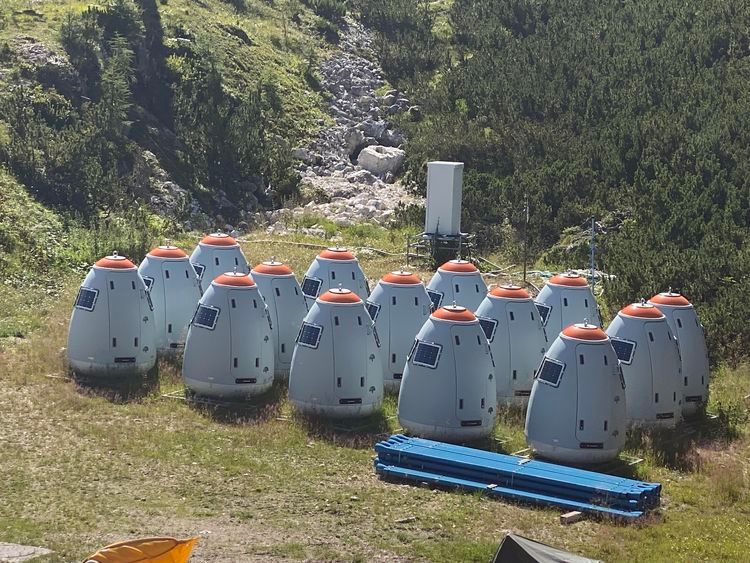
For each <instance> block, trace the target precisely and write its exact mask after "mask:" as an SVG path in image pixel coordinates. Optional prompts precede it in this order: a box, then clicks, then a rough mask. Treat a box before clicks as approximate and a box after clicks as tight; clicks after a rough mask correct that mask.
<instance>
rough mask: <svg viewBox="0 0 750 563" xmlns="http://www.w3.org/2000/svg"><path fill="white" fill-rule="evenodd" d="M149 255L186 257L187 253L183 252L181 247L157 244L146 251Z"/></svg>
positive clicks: (156, 256)
mask: <svg viewBox="0 0 750 563" xmlns="http://www.w3.org/2000/svg"><path fill="white" fill-rule="evenodd" d="M148 255H149V256H153V257H155V258H187V257H188V255H187V254H186V253H185V251H184V250H182V249H181V248H177V247H176V246H168V245H164V246H157V247H156V248H152V249H151V251H150V252H149V253H148Z"/></svg>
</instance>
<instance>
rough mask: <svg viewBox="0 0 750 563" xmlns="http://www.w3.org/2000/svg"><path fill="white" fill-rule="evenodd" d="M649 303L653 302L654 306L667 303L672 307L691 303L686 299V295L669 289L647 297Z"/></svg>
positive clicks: (689, 305) (686, 305)
mask: <svg viewBox="0 0 750 563" xmlns="http://www.w3.org/2000/svg"><path fill="white" fill-rule="evenodd" d="M649 303H653V304H654V305H656V306H659V305H668V306H672V307H692V303H690V301H688V300H687V297H685V296H684V295H682V294H681V293H672V292H671V291H665V292H664V293H657V294H656V295H654V296H653V297H652V298H651V299H649Z"/></svg>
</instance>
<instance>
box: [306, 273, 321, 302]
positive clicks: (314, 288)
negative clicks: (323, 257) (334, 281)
mask: <svg viewBox="0 0 750 563" xmlns="http://www.w3.org/2000/svg"><path fill="white" fill-rule="evenodd" d="M322 283H323V280H320V279H318V278H308V277H307V276H305V278H304V279H303V280H302V293H304V294H305V295H307V296H308V297H312V298H315V297H317V296H318V293H320V285H321V284H322Z"/></svg>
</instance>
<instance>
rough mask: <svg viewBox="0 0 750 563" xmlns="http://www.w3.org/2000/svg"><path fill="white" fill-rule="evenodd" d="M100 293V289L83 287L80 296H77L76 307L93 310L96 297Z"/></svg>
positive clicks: (79, 291) (79, 292)
mask: <svg viewBox="0 0 750 563" xmlns="http://www.w3.org/2000/svg"><path fill="white" fill-rule="evenodd" d="M98 295H99V290H98V289H88V288H87V287H81V289H79V290H78V297H76V304H75V307H76V309H83V310H84V311H93V310H94V306H95V305H96V298H97V296H98Z"/></svg>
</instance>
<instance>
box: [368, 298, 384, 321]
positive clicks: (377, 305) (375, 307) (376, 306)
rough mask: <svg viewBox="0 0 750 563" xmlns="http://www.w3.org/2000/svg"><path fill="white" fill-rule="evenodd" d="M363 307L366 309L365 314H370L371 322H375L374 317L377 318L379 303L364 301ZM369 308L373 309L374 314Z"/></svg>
mask: <svg viewBox="0 0 750 563" xmlns="http://www.w3.org/2000/svg"><path fill="white" fill-rule="evenodd" d="M365 309H367V314H368V315H370V318H371V319H372V322H375V319H377V318H378V314H379V313H380V303H373V302H372V301H367V302H366V303H365ZM371 309H375V314H373V312H372V310H371Z"/></svg>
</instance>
